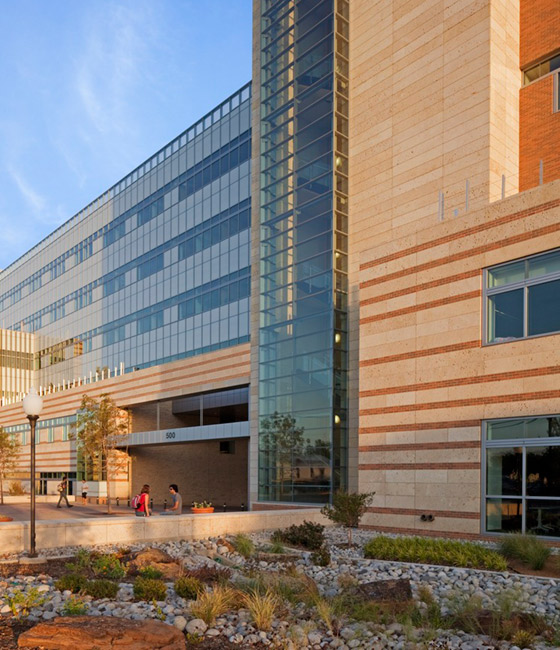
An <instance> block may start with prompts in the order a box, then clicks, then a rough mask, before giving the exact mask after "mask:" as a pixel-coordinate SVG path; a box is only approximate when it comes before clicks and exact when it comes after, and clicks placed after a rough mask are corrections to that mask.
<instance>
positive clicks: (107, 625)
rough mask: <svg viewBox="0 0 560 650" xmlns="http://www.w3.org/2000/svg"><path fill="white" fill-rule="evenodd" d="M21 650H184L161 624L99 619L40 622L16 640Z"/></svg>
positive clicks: (180, 637) (176, 633) (175, 632)
mask: <svg viewBox="0 0 560 650" xmlns="http://www.w3.org/2000/svg"><path fill="white" fill-rule="evenodd" d="M18 647H20V648H37V647H40V648H44V650H75V648H80V650H93V649H94V648H95V650H114V648H115V647H118V648H121V649H122V650H127V649H128V650H185V638H184V636H183V634H182V632H180V631H179V630H178V629H177V628H176V627H173V626H172V625H166V624H165V623H162V622H161V621H153V620H143V621H130V620H128V619H123V618H108V617H105V616H99V617H96V618H91V617H89V616H72V617H61V618H57V619H55V620H54V621H51V622H49V623H39V624H38V625H36V626H35V627H32V628H31V629H30V630H28V631H27V632H24V633H23V634H22V635H21V636H20V637H19V640H18Z"/></svg>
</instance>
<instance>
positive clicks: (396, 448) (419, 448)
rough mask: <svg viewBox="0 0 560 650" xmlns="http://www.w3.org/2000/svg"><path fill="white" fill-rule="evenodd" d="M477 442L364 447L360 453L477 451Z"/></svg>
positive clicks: (413, 443)
mask: <svg viewBox="0 0 560 650" xmlns="http://www.w3.org/2000/svg"><path fill="white" fill-rule="evenodd" d="M478 447H480V442H478V441H477V440H457V441H455V442H410V443H401V444H395V445H362V446H361V447H358V451H360V452H367V451H424V450H426V449H477V448H478Z"/></svg>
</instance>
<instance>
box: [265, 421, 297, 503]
mask: <svg viewBox="0 0 560 650" xmlns="http://www.w3.org/2000/svg"><path fill="white" fill-rule="evenodd" d="M303 431H304V428H303V427H298V426H297V425H296V419H295V418H294V417H292V416H291V415H284V414H283V413H278V411H274V413H273V414H272V415H270V416H269V417H267V418H263V419H262V420H261V434H262V435H261V441H262V445H263V450H266V451H268V452H270V453H271V455H272V457H273V462H274V464H275V465H276V467H277V470H278V475H279V479H280V494H283V493H284V481H285V480H286V478H287V476H288V475H290V476H291V470H292V467H293V464H294V457H296V456H297V455H298V454H299V453H301V451H302V449H303V443H304V439H303Z"/></svg>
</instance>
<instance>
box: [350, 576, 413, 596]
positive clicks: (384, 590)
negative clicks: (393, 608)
mask: <svg viewBox="0 0 560 650" xmlns="http://www.w3.org/2000/svg"><path fill="white" fill-rule="evenodd" d="M359 592H360V593H361V594H362V595H363V596H364V598H367V599H368V600H381V601H384V600H385V601H388V600H395V601H403V602H405V601H407V600H410V599H411V598H412V589H411V587H410V580H408V579H406V578H404V579H398V580H376V581H375V582H365V583H364V584H361V585H360V587H359Z"/></svg>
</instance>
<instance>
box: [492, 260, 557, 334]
mask: <svg viewBox="0 0 560 650" xmlns="http://www.w3.org/2000/svg"><path fill="white" fill-rule="evenodd" d="M554 252H558V253H559V255H560V248H553V249H550V250H546V251H542V252H541V253H536V254H535V255H528V256H526V257H520V258H517V259H513V260H508V261H507V262H501V263H500V264H494V265H493V266H489V267H487V268H485V269H483V274H482V287H483V290H482V299H483V310H482V311H483V318H482V328H483V336H482V340H483V343H482V345H483V346H487V345H501V344H504V343H513V342H514V341H524V340H527V339H535V338H539V337H541V336H553V335H555V334H560V329H558V330H551V331H550V332H544V333H542V334H529V333H528V331H529V288H530V287H533V286H536V285H539V284H546V283H547V282H553V281H555V280H560V270H558V271H554V272H552V273H547V274H545V275H540V276H538V277H536V278H529V277H527V275H528V264H529V261H530V260H534V259H537V258H538V257H542V256H544V255H549V254H550V253H554ZM515 262H524V265H525V278H524V279H523V280H519V281H517V282H510V283H508V284H504V285H501V286H499V287H489V286H488V281H489V274H490V273H491V272H492V271H493V270H494V269H498V268H500V267H502V266H506V265H508V264H512V263H515ZM516 289H522V290H523V336H519V337H517V338H510V339H507V340H504V341H491V340H489V327H490V309H489V302H490V301H489V298H491V297H492V296H495V295H497V294H500V293H507V292H509V291H514V290H516Z"/></svg>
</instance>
